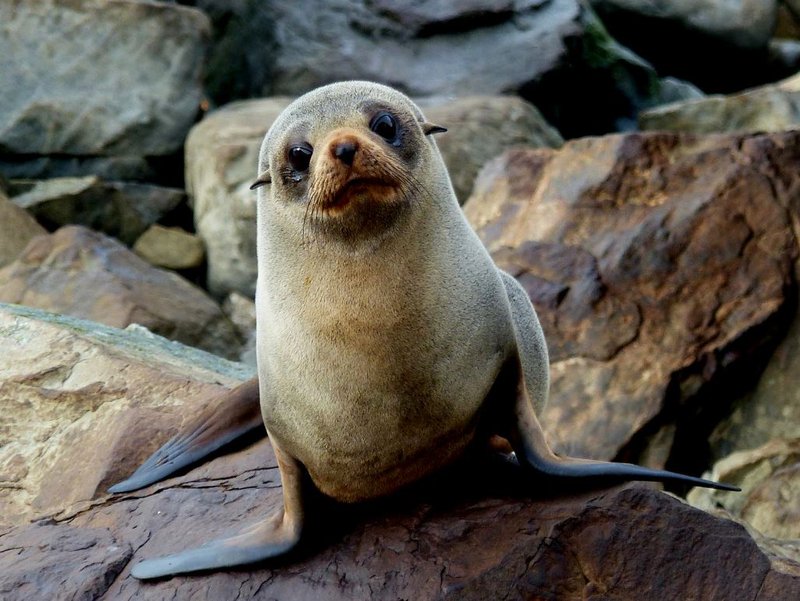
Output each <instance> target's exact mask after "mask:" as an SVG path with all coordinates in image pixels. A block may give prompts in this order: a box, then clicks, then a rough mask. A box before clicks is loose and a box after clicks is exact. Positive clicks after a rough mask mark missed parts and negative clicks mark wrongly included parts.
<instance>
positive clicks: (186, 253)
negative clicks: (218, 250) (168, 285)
mask: <svg viewBox="0 0 800 601" xmlns="http://www.w3.org/2000/svg"><path fill="white" fill-rule="evenodd" d="M133 251H134V252H135V253H136V254H137V255H139V256H140V257H142V258H143V259H144V260H145V261H147V262H148V263H150V264H151V265H155V266H156V267H165V268H167V269H192V268H195V267H200V265H202V264H203V259H204V258H205V251H204V249H203V241H202V240H200V238H198V237H197V236H195V235H194V234H190V233H189V232H187V231H186V230H184V229H181V228H179V227H164V226H162V225H158V224H155V225H151V226H150V227H149V228H148V229H147V231H146V232H145V233H144V234H142V235H141V237H140V238H139V239H138V240H137V241H136V244H134V245H133Z"/></svg>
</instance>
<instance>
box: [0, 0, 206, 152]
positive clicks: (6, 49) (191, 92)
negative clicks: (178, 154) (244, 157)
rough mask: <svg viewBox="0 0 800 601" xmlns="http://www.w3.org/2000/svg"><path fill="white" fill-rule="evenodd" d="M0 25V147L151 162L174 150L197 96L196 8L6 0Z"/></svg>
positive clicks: (201, 39) (200, 48)
mask: <svg viewBox="0 0 800 601" xmlns="http://www.w3.org/2000/svg"><path fill="white" fill-rule="evenodd" d="M0 23H2V24H3V25H2V28H0V151H2V152H3V153H6V154H9V153H15V154H28V155H31V154H32V155H48V154H59V155H83V156H86V155H91V156H148V155H166V154H170V153H173V152H175V151H176V150H178V149H179V148H180V147H181V144H182V143H183V139H184V137H185V135H186V133H187V132H188V130H189V128H190V127H191V125H192V122H193V121H194V119H195V117H196V115H197V112H198V110H199V104H200V100H201V94H202V90H201V81H200V78H201V66H202V63H203V58H204V53H205V49H206V44H207V37H208V34H209V21H208V19H207V17H206V16H205V15H204V14H203V13H202V12H200V11H198V10H195V9H191V8H187V7H181V6H178V5H176V4H167V3H163V2H144V1H134V0H121V1H118V2H104V1H102V0H41V1H38V2H25V1H22V0H9V1H6V2H2V3H0Z"/></svg>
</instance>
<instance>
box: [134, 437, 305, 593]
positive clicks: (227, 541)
mask: <svg viewBox="0 0 800 601" xmlns="http://www.w3.org/2000/svg"><path fill="white" fill-rule="evenodd" d="M273 448H274V449H275V456H276V457H277V459H278V469H279V470H280V474H281V482H282V483H283V508H282V509H281V510H280V511H278V512H277V513H276V514H275V515H273V516H271V517H269V518H267V519H266V520H265V521H264V522H261V523H259V524H256V525H254V526H251V527H250V528H248V529H247V530H245V531H244V532H242V533H241V534H238V535H236V536H232V537H230V538H224V539H221V540H217V541H213V542H211V543H208V544H205V545H203V546H202V547H198V548H196V549H190V550H188V551H183V552H182V553H176V554H175V555H167V556H165V557H157V558H155V559H146V560H144V561H143V562H141V563H139V564H137V565H135V566H133V569H132V570H131V575H132V576H133V577H134V578H139V579H140V580H149V579H152V578H162V577H164V576H171V575H173V574H185V573H188V572H198V571H201V570H210V569H213V568H226V567H231V566H238V565H245V564H249V563H254V562H257V561H261V560H264V559H268V558H270V557H276V556H278V555H282V554H284V553H286V552H288V551H289V550H291V549H292V548H293V547H294V546H295V545H296V544H297V543H298V541H299V540H300V535H301V533H302V530H303V523H304V521H305V516H304V506H303V499H302V488H303V467H302V466H301V465H300V463H298V462H297V461H296V460H295V459H293V458H292V457H289V456H288V455H286V454H285V453H284V452H283V451H281V449H280V448H279V447H278V446H277V445H275V444H274V442H273Z"/></svg>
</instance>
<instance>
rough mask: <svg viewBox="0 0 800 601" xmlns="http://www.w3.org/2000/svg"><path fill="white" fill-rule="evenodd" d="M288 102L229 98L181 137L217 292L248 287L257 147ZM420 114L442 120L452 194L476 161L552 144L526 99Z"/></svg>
mask: <svg viewBox="0 0 800 601" xmlns="http://www.w3.org/2000/svg"><path fill="white" fill-rule="evenodd" d="M289 102H290V100H289V99H288V98H271V99H263V100H252V101H243V102H238V103H233V104H231V105H229V106H226V107H224V108H222V109H220V110H218V111H215V112H213V113H211V114H209V115H208V116H207V117H206V118H205V119H203V121H201V122H200V123H199V124H197V125H196V126H195V127H194V128H193V129H192V132H191V134H190V135H189V139H188V140H187V143H186V182H187V188H188V191H189V195H190V197H191V198H192V202H193V205H194V210H195V224H196V228H197V232H198V234H199V235H200V237H201V238H202V239H203V241H204V243H205V245H206V250H207V253H208V286H209V289H210V290H211V291H212V293H213V294H215V295H218V296H222V295H224V294H227V293H228V292H230V291H232V290H233V291H238V292H240V293H242V294H244V295H247V296H253V295H254V294H255V281H256V272H257V267H256V250H255V248H256V237H255V235H256V234H255V220H256V209H255V200H256V195H255V193H254V192H252V191H251V190H250V189H249V186H250V184H251V183H252V182H253V180H254V179H255V177H256V172H257V163H258V151H259V148H260V147H261V142H262V139H263V137H264V134H265V133H266V131H267V129H268V128H269V126H270V125H271V124H272V122H273V121H274V120H275V118H276V117H277V116H278V114H279V113H280V112H281V111H282V110H283V109H284V108H285V107H286V105H287V104H288V103H289ZM421 104H422V105H423V106H424V110H425V115H426V117H427V118H428V119H430V120H431V121H434V122H436V123H441V124H442V125H444V126H447V127H448V128H449V131H448V132H447V133H446V134H441V135H438V136H437V144H438V145H439V148H440V149H441V152H442V156H443V157H444V159H445V163H446V164H447V165H448V168H449V170H450V175H451V178H452V181H453V183H454V185H455V188H456V193H457V195H458V198H460V199H462V200H463V199H465V198H466V197H467V196H468V195H469V192H470V191H471V189H472V182H473V180H474V179H475V175H476V174H477V172H478V170H479V168H480V167H481V165H483V163H485V162H486V161H487V160H489V159H490V158H492V157H494V156H496V155H497V154H499V153H500V152H502V151H503V150H504V149H506V148H510V147H511V146H514V145H517V144H528V145H534V146H539V145H545V146H558V145H559V144H560V143H561V137H560V136H559V134H558V132H557V131H555V130H554V129H553V128H552V127H550V126H549V125H548V124H547V123H546V122H545V121H544V119H543V118H542V117H541V115H540V114H539V112H538V111H537V110H536V108H535V107H534V106H532V105H531V104H529V103H527V102H525V101H523V100H521V99H519V98H514V97H510V96H472V97H464V98H456V99H449V98H443V97H437V98H431V99H423V100H422V101H421Z"/></svg>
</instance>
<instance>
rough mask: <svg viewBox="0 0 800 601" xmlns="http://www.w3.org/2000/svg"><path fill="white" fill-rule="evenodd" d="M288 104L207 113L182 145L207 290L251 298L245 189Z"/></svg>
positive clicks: (250, 207)
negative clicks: (267, 137) (205, 263)
mask: <svg viewBox="0 0 800 601" xmlns="http://www.w3.org/2000/svg"><path fill="white" fill-rule="evenodd" d="M289 102H290V99H289V98H268V99H265V100H252V101H243V102H235V103H232V104H230V105H227V106H225V107H224V108H222V109H220V110H218V111H215V112H212V113H210V114H209V115H207V116H206V118H205V119H203V120H202V121H201V122H200V123H198V124H197V125H195V126H194V128H192V131H191V133H190V134H189V137H188V138H187V140H186V189H187V192H188V193H189V199H190V202H191V204H192V208H193V209H194V220H195V229H196V230H197V233H198V235H199V236H200V238H201V239H202V240H203V243H204V244H205V247H206V255H207V257H208V287H209V290H210V291H211V292H212V294H215V295H217V296H219V297H223V296H224V295H225V294H227V293H228V292H229V291H231V290H238V291H239V292H241V293H242V294H245V295H246V296H255V282H256V273H257V268H256V237H255V220H256V204H255V203H256V194H255V192H253V191H251V190H250V189H249V188H250V184H251V183H252V182H253V181H254V180H255V178H256V175H257V170H258V150H259V148H260V146H261V141H262V139H263V138H264V134H265V133H266V132H267V129H268V128H269V126H270V125H271V124H272V122H273V121H274V120H275V118H276V117H277V116H278V114H279V113H280V112H281V111H282V110H283V109H284V108H285V107H286V105H288V104H289Z"/></svg>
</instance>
